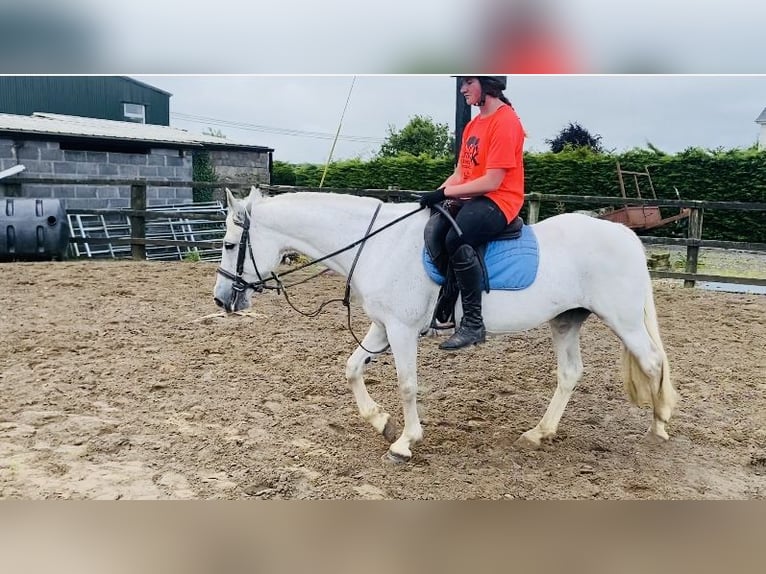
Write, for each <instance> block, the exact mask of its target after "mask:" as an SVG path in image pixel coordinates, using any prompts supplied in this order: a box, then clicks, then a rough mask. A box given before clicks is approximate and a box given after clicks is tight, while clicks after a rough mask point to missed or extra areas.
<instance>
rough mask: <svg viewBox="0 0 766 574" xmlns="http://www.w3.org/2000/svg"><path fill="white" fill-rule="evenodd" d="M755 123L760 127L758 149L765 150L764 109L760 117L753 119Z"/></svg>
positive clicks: (765, 109)
mask: <svg viewBox="0 0 766 574" xmlns="http://www.w3.org/2000/svg"><path fill="white" fill-rule="evenodd" d="M755 123H757V124H758V125H760V126H761V133H760V135H759V136H758V149H762V150H766V108H763V111H762V112H761V115H760V116H758V117H757V118H756V119H755Z"/></svg>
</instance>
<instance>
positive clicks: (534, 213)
mask: <svg viewBox="0 0 766 574" xmlns="http://www.w3.org/2000/svg"><path fill="white" fill-rule="evenodd" d="M527 203H528V204H529V221H527V223H528V224H529V225H532V224H533V223H537V220H538V219H539V218H540V200H539V199H536V198H535V199H533V198H531V197H530V198H528V199H527Z"/></svg>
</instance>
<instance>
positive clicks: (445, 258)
mask: <svg viewBox="0 0 766 574" xmlns="http://www.w3.org/2000/svg"><path fill="white" fill-rule="evenodd" d="M450 225H451V224H450V222H449V221H447V219H446V218H445V217H444V216H443V215H442V214H440V213H438V212H436V213H434V214H433V215H431V218H430V219H429V220H428V223H427V224H426V227H425V231H424V239H425V244H426V245H425V246H426V251H427V252H428V255H429V256H430V257H431V260H432V261H433V263H434V265H435V266H436V269H437V270H438V271H439V273H440V274H441V275H443V276H444V277H446V278H447V281H448V282H449V280H450V278H452V279H453V280H454V273H452V272H451V269H450V262H449V255H448V254H447V252H446V250H445V248H444V238H445V237H446V236H447V232H448V231H449V229H450ZM523 227H524V220H523V219H522V218H521V217H518V216H517V217H516V219H514V220H513V221H511V222H510V223H509V224H508V225H507V226H506V228H505V229H504V230H503V231H501V232H500V234H499V235H497V236H496V237H494V238H492V241H504V240H512V239H518V238H519V237H521V232H522V229H523ZM486 252H487V244H486V243H485V244H483V245H480V246H479V247H478V248H477V249H476V255H477V257H478V258H479V263H480V264H481V269H482V274H483V276H484V290H485V291H486V292H487V293H489V274H488V273H487V265H486V263H485V260H484V255H485V254H486Z"/></svg>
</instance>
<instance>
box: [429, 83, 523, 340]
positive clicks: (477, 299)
mask: <svg viewBox="0 0 766 574" xmlns="http://www.w3.org/2000/svg"><path fill="white" fill-rule="evenodd" d="M505 87H506V81H505V76H463V77H461V86H460V93H461V94H462V95H463V97H464V98H465V101H466V103H467V104H468V105H473V106H478V108H479V114H478V115H477V116H476V117H474V118H473V119H472V120H471V121H470V122H468V124H467V125H466V127H465V130H464V131H463V141H462V145H461V148H460V156H459V161H458V164H457V166H456V167H455V172H454V173H453V174H452V175H450V176H449V177H448V178H447V179H446V180H445V181H444V183H442V185H441V186H440V187H439V189H437V190H436V191H430V192H426V193H423V194H422V195H421V198H420V204H421V205H422V206H428V207H430V206H432V205H435V204H437V203H440V202H442V201H444V200H445V199H450V200H455V199H457V200H459V201H458V203H459V204H460V209H459V211H458V212H457V215H455V219H456V221H457V223H458V226H459V227H460V229H461V230H462V233H463V234H462V236H460V237H459V236H458V234H457V233H456V231H455V230H454V229H450V231H449V232H448V233H447V237H446V249H447V253H448V254H449V259H450V263H451V264H452V268H453V270H454V272H455V277H456V280H457V286H458V288H459V289H460V297H461V301H462V304H463V318H462V319H461V321H460V327H459V328H458V329H457V330H456V331H455V333H454V334H453V335H452V336H451V337H450V338H449V339H448V340H446V341H445V342H443V343H442V344H441V345H439V348H440V349H448V350H452V349H460V348H462V347H465V346H467V345H470V344H478V343H483V342H484V340H485V338H486V329H485V327H484V322H483V320H482V316H481V297H482V293H481V292H482V283H483V271H482V267H481V263H480V262H479V259H478V257H477V255H476V251H475V250H476V248H477V247H479V246H480V245H482V244H484V243H486V242H488V241H490V240H491V239H493V238H494V237H496V236H497V235H499V234H500V233H501V232H502V231H503V230H504V229H505V228H506V226H507V225H508V224H509V223H510V222H511V221H513V220H514V219H515V218H516V217H517V216H518V214H519V211H521V207H522V205H523V204H524V165H523V148H524V137H525V135H526V134H525V132H524V128H523V127H522V125H521V121H520V120H519V117H518V115H516V111H515V110H514V109H513V106H512V105H511V103H510V102H509V101H508V99H507V98H506V97H505V95H504V94H503V90H505ZM450 203H452V201H450ZM453 215H454V213H453Z"/></svg>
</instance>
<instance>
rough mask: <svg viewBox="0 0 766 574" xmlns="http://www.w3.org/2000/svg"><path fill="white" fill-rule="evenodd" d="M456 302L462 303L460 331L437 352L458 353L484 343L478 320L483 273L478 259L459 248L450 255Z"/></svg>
mask: <svg viewBox="0 0 766 574" xmlns="http://www.w3.org/2000/svg"><path fill="white" fill-rule="evenodd" d="M452 268H453V269H454V270H455V277H456V278H457V285H458V287H459V288H460V300H461V301H462V303H463V318H462V319H461V320H460V327H459V328H458V329H457V331H455V334H454V335H452V336H451V337H450V338H449V339H447V340H446V341H444V342H443V343H442V344H441V345H439V348H440V349H447V350H453V349H460V348H462V347H465V346H466V345H476V344H478V343H483V342H484V340H485V339H486V330H485V328H484V322H483V321H482V319H481V291H482V283H483V280H484V273H483V271H482V268H481V263H480V262H479V258H478V257H477V256H476V252H475V251H474V250H473V247H471V246H470V245H461V246H460V247H458V249H457V251H455V253H454V254H453V255H452Z"/></svg>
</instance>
